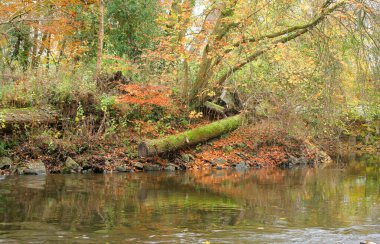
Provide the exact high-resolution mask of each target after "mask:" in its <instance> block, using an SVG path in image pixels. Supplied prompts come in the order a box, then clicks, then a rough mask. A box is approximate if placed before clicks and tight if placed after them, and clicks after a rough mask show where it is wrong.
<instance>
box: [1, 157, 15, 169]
mask: <svg viewBox="0 0 380 244" xmlns="http://www.w3.org/2000/svg"><path fill="white" fill-rule="evenodd" d="M12 163H13V162H12V159H10V158H8V157H0V169H8V168H10V167H11V165H12Z"/></svg>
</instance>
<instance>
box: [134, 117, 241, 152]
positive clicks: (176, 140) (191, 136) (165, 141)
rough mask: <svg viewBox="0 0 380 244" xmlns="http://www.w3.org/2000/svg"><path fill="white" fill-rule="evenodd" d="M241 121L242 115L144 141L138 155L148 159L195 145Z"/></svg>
mask: <svg viewBox="0 0 380 244" xmlns="http://www.w3.org/2000/svg"><path fill="white" fill-rule="evenodd" d="M242 120H243V115H241V114H239V115H235V116H233V117H229V118H226V119H222V120H219V121H216V122H213V123H210V124H208V125H205V126H201V127H198V128H195V129H192V130H188V131H185V132H183V133H180V134H177V135H171V136H168V137H165V138H162V139H155V140H149V141H145V142H142V143H140V145H139V147H138V154H139V156H140V157H148V156H153V155H156V154H160V153H164V152H168V151H173V150H177V149H180V148H183V147H185V146H191V145H196V144H198V143H201V142H204V141H207V140H209V139H212V138H214V137H217V136H220V135H222V134H225V133H228V132H230V131H233V130H235V129H236V128H238V127H239V126H240V125H241V123H242Z"/></svg>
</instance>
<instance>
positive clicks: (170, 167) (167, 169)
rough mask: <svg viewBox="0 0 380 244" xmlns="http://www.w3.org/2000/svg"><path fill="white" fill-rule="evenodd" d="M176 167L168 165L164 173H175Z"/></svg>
mask: <svg viewBox="0 0 380 244" xmlns="http://www.w3.org/2000/svg"><path fill="white" fill-rule="evenodd" d="M176 169H177V166H176V165H174V164H169V165H167V166H166V167H165V171H176Z"/></svg>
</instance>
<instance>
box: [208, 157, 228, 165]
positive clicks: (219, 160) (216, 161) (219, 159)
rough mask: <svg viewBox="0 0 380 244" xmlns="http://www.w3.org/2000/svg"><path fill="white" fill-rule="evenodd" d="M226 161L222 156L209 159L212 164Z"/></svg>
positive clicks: (220, 163)
mask: <svg viewBox="0 0 380 244" xmlns="http://www.w3.org/2000/svg"><path fill="white" fill-rule="evenodd" d="M226 162H227V161H226V160H225V159H223V158H215V159H213V160H212V161H211V164H212V165H222V164H225V163H226Z"/></svg>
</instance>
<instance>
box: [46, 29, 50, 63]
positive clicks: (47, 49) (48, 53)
mask: <svg viewBox="0 0 380 244" xmlns="http://www.w3.org/2000/svg"><path fill="white" fill-rule="evenodd" d="M50 55H51V33H49V35H48V43H47V47H46V69H47V70H49V69H50Z"/></svg>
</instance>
